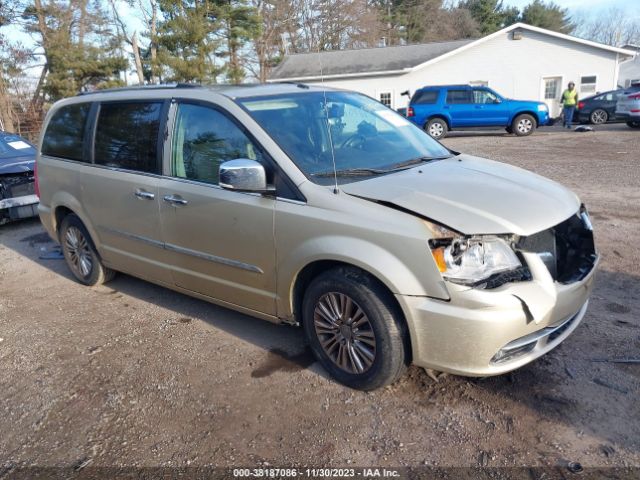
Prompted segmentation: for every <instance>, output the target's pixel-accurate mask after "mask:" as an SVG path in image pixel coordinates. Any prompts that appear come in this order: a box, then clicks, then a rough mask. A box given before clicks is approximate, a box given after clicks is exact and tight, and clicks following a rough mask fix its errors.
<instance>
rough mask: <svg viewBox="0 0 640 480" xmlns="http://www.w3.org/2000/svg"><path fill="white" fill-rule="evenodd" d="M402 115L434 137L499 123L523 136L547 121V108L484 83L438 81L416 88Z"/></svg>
mask: <svg viewBox="0 0 640 480" xmlns="http://www.w3.org/2000/svg"><path fill="white" fill-rule="evenodd" d="M406 116H407V118H408V119H409V120H411V121H412V122H413V123H415V124H416V125H418V126H419V127H421V128H423V129H424V130H425V131H426V132H427V133H428V134H429V135H431V136H432V137H433V138H436V139H439V138H442V137H444V136H445V135H446V134H447V132H448V131H449V130H454V129H458V128H474V127H502V128H504V129H506V130H507V132H509V133H515V134H516V135H518V136H524V135H530V134H531V133H533V131H534V130H535V129H536V128H537V127H539V126H541V125H546V124H547V123H548V122H549V109H548V107H547V105H546V104H545V103H544V102H538V101H527V100H512V99H510V98H505V97H503V96H501V95H499V94H498V93H497V92H495V91H494V90H491V89H490V88H488V87H474V86H471V85H440V86H430V87H423V88H421V89H419V90H417V91H416V93H415V94H414V95H413V97H411V101H410V103H409V107H408V108H407V112H406Z"/></svg>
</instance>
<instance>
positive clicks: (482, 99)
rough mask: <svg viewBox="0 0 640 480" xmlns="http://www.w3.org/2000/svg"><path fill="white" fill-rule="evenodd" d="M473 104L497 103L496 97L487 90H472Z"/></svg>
mask: <svg viewBox="0 0 640 480" xmlns="http://www.w3.org/2000/svg"><path fill="white" fill-rule="evenodd" d="M473 102H474V103H497V102H498V97H497V96H496V95H495V94H494V93H493V92H490V91H488V90H474V91H473Z"/></svg>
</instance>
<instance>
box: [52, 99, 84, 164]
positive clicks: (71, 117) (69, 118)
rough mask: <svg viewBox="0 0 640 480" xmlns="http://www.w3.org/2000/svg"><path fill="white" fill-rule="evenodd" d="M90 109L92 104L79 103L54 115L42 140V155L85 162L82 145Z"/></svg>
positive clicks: (63, 108) (61, 109) (68, 106)
mask: <svg viewBox="0 0 640 480" xmlns="http://www.w3.org/2000/svg"><path fill="white" fill-rule="evenodd" d="M90 108H91V104H90V103H79V104H75V105H67V106H66V107H62V108H60V109H59V110H58V111H57V112H56V113H54V114H53V117H52V118H51V120H50V121H49V125H47V131H46V132H45V134H44V138H43V139H42V154H43V155H51V156H52V157H60V158H67V159H69V160H79V161H83V158H82V144H83V139H84V129H85V125H86V123H87V116H88V115H89V109H90ZM84 161H86V160H84Z"/></svg>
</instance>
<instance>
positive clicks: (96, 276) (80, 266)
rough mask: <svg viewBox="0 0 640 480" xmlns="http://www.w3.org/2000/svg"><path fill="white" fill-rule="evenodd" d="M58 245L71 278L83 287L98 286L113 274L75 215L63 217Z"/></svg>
mask: <svg viewBox="0 0 640 480" xmlns="http://www.w3.org/2000/svg"><path fill="white" fill-rule="evenodd" d="M60 245H61V247H62V253H63V254H64V259H65V260H66V262H67V266H68V267H69V270H71V273H73V276H74V277H76V278H77V279H78V281H79V282H80V283H83V284H84V285H90V286H93V285H100V284H102V283H105V282H108V281H109V280H111V279H112V278H113V276H114V274H115V272H114V271H113V270H111V269H110V268H107V267H105V266H104V265H103V264H102V261H101V260H100V256H99V255H98V252H97V251H96V247H95V246H94V244H93V241H92V240H91V237H90V236H89V232H88V231H87V228H86V227H85V226H84V224H83V223H82V221H81V220H80V218H79V217H78V216H77V215H75V214H69V215H67V216H66V217H64V220H62V224H61V225H60Z"/></svg>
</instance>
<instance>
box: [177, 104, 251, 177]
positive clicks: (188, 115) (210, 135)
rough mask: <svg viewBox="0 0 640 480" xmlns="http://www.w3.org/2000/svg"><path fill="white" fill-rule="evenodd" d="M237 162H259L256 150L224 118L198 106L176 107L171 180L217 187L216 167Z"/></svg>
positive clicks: (248, 140) (212, 109)
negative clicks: (181, 179)
mask: <svg viewBox="0 0 640 480" xmlns="http://www.w3.org/2000/svg"><path fill="white" fill-rule="evenodd" d="M238 158H247V159H249V160H256V161H259V162H263V158H262V154H261V152H260V150H259V149H258V148H257V146H256V145H255V144H254V143H253V142H252V141H251V139H249V137H247V135H245V133H244V132H243V131H242V130H241V129H240V128H239V127H238V126H237V125H236V124H235V123H234V122H233V121H232V120H230V119H229V118H228V117H227V116H226V115H225V114H223V113H222V112H220V111H218V110H216V109H214V108H210V107H205V106H201V105H192V104H180V105H178V111H177V114H176V122H175V128H174V133H173V145H172V160H171V163H172V165H171V172H172V175H173V176H174V177H179V178H187V179H189V180H197V181H199V182H205V183H211V184H214V185H217V184H218V173H219V168H220V164H221V163H223V162H226V161H227V160H235V159H238Z"/></svg>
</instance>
